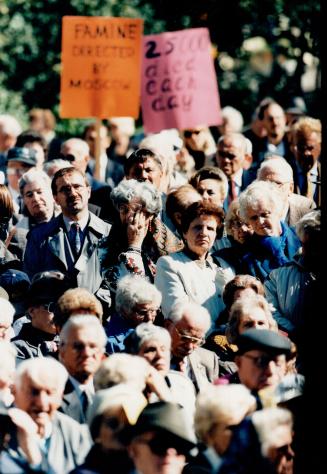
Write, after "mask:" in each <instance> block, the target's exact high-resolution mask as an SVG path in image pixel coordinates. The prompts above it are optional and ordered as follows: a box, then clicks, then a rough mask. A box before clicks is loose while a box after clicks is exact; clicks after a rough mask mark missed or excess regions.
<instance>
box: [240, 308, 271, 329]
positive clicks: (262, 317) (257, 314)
mask: <svg viewBox="0 0 327 474" xmlns="http://www.w3.org/2000/svg"><path fill="white" fill-rule="evenodd" d="M248 329H269V323H268V319H267V316H266V313H265V312H264V310H263V309H262V308H260V307H258V306H257V307H254V308H253V309H252V311H251V313H243V314H242V316H241V318H240V321H239V326H238V333H239V334H242V333H243V332H244V331H247V330H248Z"/></svg>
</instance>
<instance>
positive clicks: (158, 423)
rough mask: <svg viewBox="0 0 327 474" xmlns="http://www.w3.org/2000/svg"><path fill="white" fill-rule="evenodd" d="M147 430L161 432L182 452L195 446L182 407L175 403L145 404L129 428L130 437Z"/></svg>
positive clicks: (193, 437)
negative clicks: (135, 421) (134, 422)
mask: <svg viewBox="0 0 327 474" xmlns="http://www.w3.org/2000/svg"><path fill="white" fill-rule="evenodd" d="M147 431H160V432H163V434H164V436H165V439H167V438H169V439H172V440H173V443H174V446H176V447H177V446H178V447H179V448H180V451H181V452H184V453H187V452H189V451H190V450H191V449H193V448H194V447H195V446H196V438H195V435H194V433H193V430H192V426H191V424H190V423H189V422H188V419H187V417H186V414H185V411H184V409H183V408H182V407H181V406H180V405H178V404H177V403H170V402H156V403H150V404H149V405H147V406H146V407H145V408H144V410H143V411H142V413H141V415H140V416H139V418H138V420H137V423H136V424H135V425H134V426H133V427H132V428H131V431H130V438H131V439H132V438H134V437H135V436H138V435H140V434H142V433H145V432H147Z"/></svg>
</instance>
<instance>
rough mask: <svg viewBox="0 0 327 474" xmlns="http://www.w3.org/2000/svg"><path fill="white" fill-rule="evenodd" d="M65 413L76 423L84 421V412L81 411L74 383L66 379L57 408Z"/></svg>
mask: <svg viewBox="0 0 327 474" xmlns="http://www.w3.org/2000/svg"><path fill="white" fill-rule="evenodd" d="M59 410H60V411H61V412H62V413H65V415H68V416H70V417H71V418H73V419H74V420H75V421H78V423H86V413H85V412H84V411H83V408H82V404H81V401H80V398H79V396H78V393H77V392H76V390H75V388H74V385H73V384H72V382H71V381H70V379H68V380H67V383H66V386H65V391H64V396H63V399H62V403H61V406H60V409H59Z"/></svg>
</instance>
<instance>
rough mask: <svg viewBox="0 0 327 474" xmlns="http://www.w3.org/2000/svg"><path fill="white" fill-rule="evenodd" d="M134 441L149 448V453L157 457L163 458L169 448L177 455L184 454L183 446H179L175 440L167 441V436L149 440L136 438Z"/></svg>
mask: <svg viewBox="0 0 327 474" xmlns="http://www.w3.org/2000/svg"><path fill="white" fill-rule="evenodd" d="M135 441H136V442H137V443H141V444H146V445H147V446H149V448H150V450H151V452H152V453H153V454H156V455H157V456H164V455H165V454H166V453H167V451H168V449H169V448H174V449H175V450H176V451H177V452H178V453H179V454H185V453H186V449H185V446H181V445H180V443H179V442H178V441H177V440H176V439H169V437H167V436H165V437H163V436H158V435H157V436H155V437H154V438H152V439H150V440H147V439H144V438H137V439H136V440H135Z"/></svg>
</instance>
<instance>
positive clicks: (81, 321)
mask: <svg viewBox="0 0 327 474" xmlns="http://www.w3.org/2000/svg"><path fill="white" fill-rule="evenodd" d="M91 327H93V328H94V329H95V330H96V331H97V333H98V335H97V341H98V343H99V346H101V348H102V350H103V352H104V350H105V346H106V343H107V335H106V333H105V330H104V329H103V327H102V325H101V323H100V321H99V319H98V318H97V316H93V315H87V314H77V315H74V316H71V317H70V318H68V320H67V321H66V323H65V324H64V325H63V328H62V330H61V332H60V346H61V347H62V346H64V345H65V344H67V340H68V338H69V333H70V331H71V330H72V329H73V328H76V329H79V328H91Z"/></svg>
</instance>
